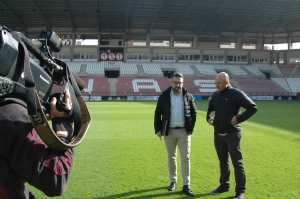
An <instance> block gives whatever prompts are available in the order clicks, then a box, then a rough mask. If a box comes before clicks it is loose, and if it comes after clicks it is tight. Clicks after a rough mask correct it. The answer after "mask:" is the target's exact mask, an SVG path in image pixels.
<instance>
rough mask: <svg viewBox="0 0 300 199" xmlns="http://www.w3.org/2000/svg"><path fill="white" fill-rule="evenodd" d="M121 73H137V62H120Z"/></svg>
mask: <svg viewBox="0 0 300 199" xmlns="http://www.w3.org/2000/svg"><path fill="white" fill-rule="evenodd" d="M119 68H120V75H137V74H138V69H137V67H136V63H131V62H124V63H120V66H119Z"/></svg>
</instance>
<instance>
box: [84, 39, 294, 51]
mask: <svg viewBox="0 0 300 199" xmlns="http://www.w3.org/2000/svg"><path fill="white" fill-rule="evenodd" d="M97 42H98V40H97V39H85V40H82V45H97ZM265 46H268V47H270V48H271V49H272V44H265ZM287 49H288V47H287V43H284V44H274V50H287ZM293 49H300V42H298V43H293Z"/></svg>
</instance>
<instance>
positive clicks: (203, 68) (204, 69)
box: [195, 64, 218, 76]
mask: <svg viewBox="0 0 300 199" xmlns="http://www.w3.org/2000/svg"><path fill="white" fill-rule="evenodd" d="M195 67H196V69H197V70H198V71H199V72H200V73H201V74H202V75H205V76H216V75H217V74H218V73H217V72H216V71H215V70H214V67H213V65H207V64H201V65H200V64H199V65H198V64H196V65H195Z"/></svg>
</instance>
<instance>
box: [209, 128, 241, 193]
mask: <svg viewBox="0 0 300 199" xmlns="http://www.w3.org/2000/svg"><path fill="white" fill-rule="evenodd" d="M241 139H242V132H241V131H238V132H231V133H227V134H226V135H219V134H218V133H215V136H214V143H215V148H216V151H217V155H218V158H219V161H220V172H221V174H220V184H221V185H222V186H225V187H229V186H230V182H229V176H230V167H229V161H228V157H229V155H230V157H231V161H232V165H233V167H234V174H235V182H236V186H235V191H236V192H245V190H246V174H245V169H244V163H243V157H242V150H241Z"/></svg>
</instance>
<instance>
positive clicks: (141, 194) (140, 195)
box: [74, 187, 232, 199]
mask: <svg viewBox="0 0 300 199" xmlns="http://www.w3.org/2000/svg"><path fill="white" fill-rule="evenodd" d="M157 190H166V192H165V193H151V192H153V191H157ZM147 192H149V193H147ZM172 195H177V196H182V197H179V198H191V197H189V196H187V195H185V194H184V193H183V192H182V191H168V190H167V188H166V187H158V188H153V189H144V190H138V191H131V192H125V193H120V194H115V195H110V196H101V197H96V198H91V199H116V198H130V199H149V198H156V197H168V198H169V197H170V196H172ZM208 195H211V193H204V194H195V197H194V198H200V197H204V196H208ZM228 198H232V197H228ZM74 199H75V198H74ZM224 199H227V198H224Z"/></svg>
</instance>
